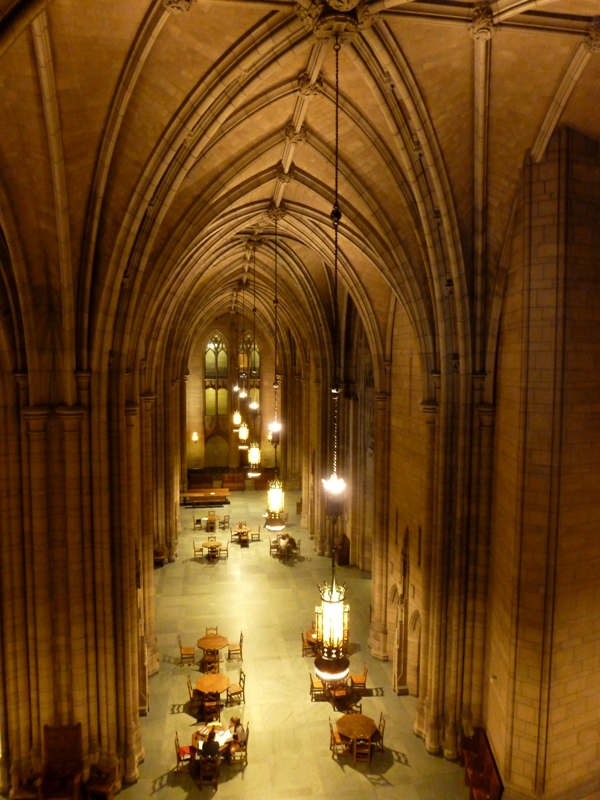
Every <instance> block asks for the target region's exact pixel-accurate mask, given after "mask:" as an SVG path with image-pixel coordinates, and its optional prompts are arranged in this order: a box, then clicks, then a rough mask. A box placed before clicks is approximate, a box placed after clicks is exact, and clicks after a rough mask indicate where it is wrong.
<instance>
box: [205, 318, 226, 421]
mask: <svg viewBox="0 0 600 800" xmlns="http://www.w3.org/2000/svg"><path fill="white" fill-rule="evenodd" d="M204 384H205V385H204V392H205V413H206V416H208V417H214V416H217V415H225V414H227V413H228V411H229V356H228V353H227V343H226V341H225V339H224V338H223V336H222V335H221V334H220V333H219V332H218V331H215V333H213V334H212V336H210V338H209V339H208V341H207V343H206V349H205V351H204Z"/></svg>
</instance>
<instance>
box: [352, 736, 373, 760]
mask: <svg viewBox="0 0 600 800" xmlns="http://www.w3.org/2000/svg"><path fill="white" fill-rule="evenodd" d="M359 761H362V762H364V763H366V764H370V763H371V740H370V739H355V740H354V763H355V764H356V763H357V762H359Z"/></svg>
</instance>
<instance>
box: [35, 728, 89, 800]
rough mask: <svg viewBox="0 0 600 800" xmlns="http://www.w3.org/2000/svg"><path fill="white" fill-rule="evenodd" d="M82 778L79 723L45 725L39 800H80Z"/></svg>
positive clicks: (81, 747) (81, 744) (81, 745)
mask: <svg viewBox="0 0 600 800" xmlns="http://www.w3.org/2000/svg"><path fill="white" fill-rule="evenodd" d="M82 776H83V742H82V738H81V722H78V723H76V724H75V725H44V766H43V768H42V774H41V776H40V783H39V786H38V796H39V800H50V799H51V800H80V797H81V784H82Z"/></svg>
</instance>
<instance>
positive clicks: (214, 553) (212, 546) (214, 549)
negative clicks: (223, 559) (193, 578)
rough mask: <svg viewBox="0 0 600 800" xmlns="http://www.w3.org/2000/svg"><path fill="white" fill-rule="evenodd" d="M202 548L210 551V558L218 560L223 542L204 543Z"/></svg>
mask: <svg viewBox="0 0 600 800" xmlns="http://www.w3.org/2000/svg"><path fill="white" fill-rule="evenodd" d="M202 547H205V548H206V549H207V550H208V557H209V558H218V557H219V550H220V549H221V542H218V541H216V540H213V541H211V542H209V541H206V542H202Z"/></svg>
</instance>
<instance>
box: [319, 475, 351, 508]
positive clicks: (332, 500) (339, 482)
mask: <svg viewBox="0 0 600 800" xmlns="http://www.w3.org/2000/svg"><path fill="white" fill-rule="evenodd" d="M323 488H324V489H325V492H326V501H327V508H326V514H327V516H328V517H331V518H332V519H335V518H337V517H341V516H342V514H343V513H344V491H345V490H346V481H345V480H344V479H343V478H338V476H337V475H336V473H335V472H334V473H332V475H331V477H330V478H329V479H328V480H325V478H323Z"/></svg>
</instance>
